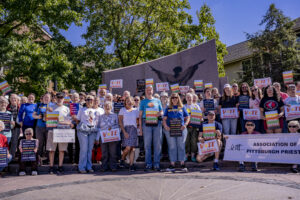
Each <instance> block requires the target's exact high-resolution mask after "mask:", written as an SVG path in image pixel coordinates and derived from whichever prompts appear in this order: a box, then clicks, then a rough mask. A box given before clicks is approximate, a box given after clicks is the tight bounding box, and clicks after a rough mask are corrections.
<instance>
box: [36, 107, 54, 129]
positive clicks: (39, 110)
mask: <svg viewBox="0 0 300 200" xmlns="http://www.w3.org/2000/svg"><path fill="white" fill-rule="evenodd" d="M52 106H54V104H53V103H51V102H50V103H49V107H52ZM46 110H47V104H44V103H40V104H38V105H37V107H36V108H35V111H34V112H36V114H37V115H45V114H46ZM37 126H38V127H46V121H44V120H43V119H38V120H37Z"/></svg>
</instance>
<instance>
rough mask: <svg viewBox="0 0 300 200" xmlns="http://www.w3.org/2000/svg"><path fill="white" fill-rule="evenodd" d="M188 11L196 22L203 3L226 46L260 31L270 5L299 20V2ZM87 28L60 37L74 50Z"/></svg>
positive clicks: (223, 0) (229, 3) (196, 0)
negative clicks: (71, 45) (64, 38)
mask: <svg viewBox="0 0 300 200" xmlns="http://www.w3.org/2000/svg"><path fill="white" fill-rule="evenodd" d="M189 3H190V5H191V9H190V10H187V12H188V13H189V14H190V15H192V16H193V20H195V22H197V17H196V11H197V10H200V8H201V6H202V5H203V4H204V3H206V4H207V5H208V6H209V7H210V8H211V11H212V14H213V16H214V18H215V20H216V23H215V27H216V31H217V32H218V33H219V35H220V40H221V41H222V42H223V43H225V44H226V45H227V46H230V45H233V44H237V43H239V42H243V41H245V40H246V36H245V35H246V34H245V33H255V32H257V31H258V30H261V29H263V27H261V26H259V23H260V21H261V20H262V17H263V16H264V15H265V14H266V12H267V9H268V8H269V6H270V4H272V3H274V4H275V6H276V8H278V9H280V10H282V11H283V13H284V15H285V16H288V17H290V18H291V19H296V18H298V17H300V0H272V1H271V0H189ZM86 28H87V24H83V26H81V27H77V26H75V25H72V26H71V27H70V28H69V30H68V31H61V33H62V34H63V35H64V36H65V37H66V38H67V39H68V40H69V41H71V43H72V44H73V45H75V46H77V45H83V44H85V40H84V39H83V38H82V37H81V35H82V34H84V33H85V32H86Z"/></svg>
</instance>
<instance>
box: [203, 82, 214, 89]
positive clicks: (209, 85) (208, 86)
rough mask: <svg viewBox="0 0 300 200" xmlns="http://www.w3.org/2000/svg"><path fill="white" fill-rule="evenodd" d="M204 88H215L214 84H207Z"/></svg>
mask: <svg viewBox="0 0 300 200" xmlns="http://www.w3.org/2000/svg"><path fill="white" fill-rule="evenodd" d="M204 87H205V88H213V84H212V83H205V85H204Z"/></svg>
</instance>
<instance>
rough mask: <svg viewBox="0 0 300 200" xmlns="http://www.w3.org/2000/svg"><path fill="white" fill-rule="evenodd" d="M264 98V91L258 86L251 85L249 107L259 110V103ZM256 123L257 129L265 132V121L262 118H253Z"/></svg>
mask: <svg viewBox="0 0 300 200" xmlns="http://www.w3.org/2000/svg"><path fill="white" fill-rule="evenodd" d="M261 99H262V92H261V89H259V88H258V87H257V86H252V87H251V98H250V100H249V107H250V109H258V110H259V104H260V100H261ZM253 121H254V123H255V130H256V131H258V132H260V133H264V128H263V121H262V120H261V119H260V120H253Z"/></svg>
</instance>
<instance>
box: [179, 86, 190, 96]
mask: <svg viewBox="0 0 300 200" xmlns="http://www.w3.org/2000/svg"><path fill="white" fill-rule="evenodd" d="M189 89H190V86H188V85H186V86H179V90H180V93H181V94H185V93H188V91H189Z"/></svg>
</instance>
